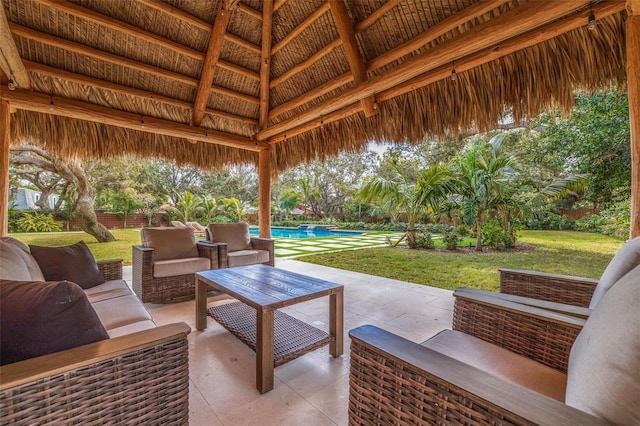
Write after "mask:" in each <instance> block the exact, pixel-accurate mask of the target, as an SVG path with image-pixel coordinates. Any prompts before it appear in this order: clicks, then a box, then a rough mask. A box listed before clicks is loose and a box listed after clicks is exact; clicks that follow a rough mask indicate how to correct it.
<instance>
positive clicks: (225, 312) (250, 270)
mask: <svg viewBox="0 0 640 426" xmlns="http://www.w3.org/2000/svg"><path fill="white" fill-rule="evenodd" d="M211 289H215V290H220V291H222V292H224V293H226V294H229V295H231V296H233V297H235V298H236V299H238V300H239V302H233V303H228V304H224V305H219V306H214V307H211V308H209V309H207V292H208V291H210V290H211ZM343 293H344V287H343V286H342V285H340V284H336V283H332V282H330V281H324V280H321V279H318V278H313V277H309V276H306V275H302V274H298V273H295V272H289V271H285V270H282V269H278V268H274V267H271V266H267V265H250V266H241V267H237V268H225V269H215V270H211V271H202V272H197V273H196V328H197V329H198V330H204V329H205V328H207V315H209V316H211V317H212V318H214V319H215V320H216V321H218V322H219V323H220V324H221V325H222V326H224V327H225V328H226V329H227V330H229V331H230V332H231V333H232V334H233V335H235V336H236V337H238V338H239V339H240V340H241V341H243V342H244V343H245V344H247V345H248V346H250V347H251V348H252V349H253V350H255V351H256V387H257V389H258V391H260V393H265V392H267V391H270V390H271V389H273V369H274V367H276V366H278V365H281V364H283V363H285V362H287V361H290V360H292V359H295V358H297V357H299V356H301V355H304V354H305V353H307V352H309V351H312V350H315V349H317V348H319V347H321V346H324V345H327V344H328V345H329V352H330V353H331V355H332V356H333V357H338V356H340V355H342V351H343V342H342V339H343V332H344V330H343V328H344V325H343ZM323 296H329V333H325V332H324V331H322V330H319V329H317V328H315V327H313V326H311V325H309V324H307V323H305V322H303V321H300V320H298V319H296V318H293V317H291V316H290V315H287V314H285V313H284V312H281V311H278V310H277V309H279V308H284V307H285V306H290V305H294V304H296V303H300V302H305V301H307V300H311V299H316V298H319V297H323Z"/></svg>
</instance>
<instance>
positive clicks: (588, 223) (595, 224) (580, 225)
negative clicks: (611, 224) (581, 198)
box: [573, 213, 608, 232]
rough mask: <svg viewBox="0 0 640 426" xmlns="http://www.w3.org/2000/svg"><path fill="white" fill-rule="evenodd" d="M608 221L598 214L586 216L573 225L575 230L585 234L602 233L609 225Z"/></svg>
mask: <svg viewBox="0 0 640 426" xmlns="http://www.w3.org/2000/svg"><path fill="white" fill-rule="evenodd" d="M607 222H608V221H607V219H606V218H604V217H602V216H600V215H597V214H588V213H587V214H586V215H585V216H583V217H581V218H580V219H578V220H576V221H575V222H574V224H573V229H575V230H576V231H583V232H602V229H603V227H604V226H606V225H607Z"/></svg>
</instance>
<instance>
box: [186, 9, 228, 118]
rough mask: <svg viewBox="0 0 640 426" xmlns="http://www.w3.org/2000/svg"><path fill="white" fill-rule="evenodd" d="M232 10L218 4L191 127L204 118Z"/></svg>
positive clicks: (194, 104)
mask: <svg viewBox="0 0 640 426" xmlns="http://www.w3.org/2000/svg"><path fill="white" fill-rule="evenodd" d="M233 10H234V7H233V5H232V4H231V5H229V6H228V7H227V8H226V10H225V2H220V5H219V6H218V10H217V12H216V20H215V22H214V24H213V29H212V30H211V36H210V37H209V47H208V48H207V57H206V59H205V60H204V64H203V65H202V74H201V75H200V81H199V82H198V91H197V92H196V99H195V101H194V102H193V115H192V116H191V125H192V126H199V125H200V123H202V119H203V118H204V111H205V109H206V108H207V101H208V100H209V94H210V93H211V86H212V85H213V77H214V75H215V70H216V66H218V59H219V58H220V50H221V49H222V43H223V42H224V34H225V33H226V32H227V25H228V24H229V19H230V18H231V14H232V11H233Z"/></svg>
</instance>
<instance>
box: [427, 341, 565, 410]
mask: <svg viewBox="0 0 640 426" xmlns="http://www.w3.org/2000/svg"><path fill="white" fill-rule="evenodd" d="M422 346H425V347H427V348H429V349H432V350H434V351H437V352H440V353H442V354H444V355H447V356H449V357H451V358H454V359H457V360H458V361H461V362H464V363H465V364H468V365H471V366H473V367H476V368H478V369H480V370H483V371H486V372H488V373H490V374H492V375H494V376H497V377H501V378H503V379H505V380H507V381H509V382H512V383H515V384H518V385H520V386H524V387H525V388H528V389H531V390H533V391H535V392H538V393H541V394H543V395H546V396H548V397H550V398H553V399H556V400H558V401H564V396H565V389H566V383H567V376H566V375H565V374H563V373H561V372H559V371H557V370H554V369H553V368H551V367H547V366H546V365H543V364H540V363H538V362H536V361H533V360H531V359H529V358H527V357H524V356H522V355H518V354H515V353H513V352H511V351H508V350H506V349H504V348H501V347H499V346H496V345H493V344H491V343H489V342H485V341H484V340H481V339H478V338H477V337H473V336H470V335H468V334H464V333H462V332H459V331H455V330H445V331H442V332H440V333H439V334H437V335H436V336H434V337H432V338H431V339H429V340H427V341H426V342H424V343H422Z"/></svg>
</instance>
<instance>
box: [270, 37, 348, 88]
mask: <svg viewBox="0 0 640 426" xmlns="http://www.w3.org/2000/svg"><path fill="white" fill-rule="evenodd" d="M341 45H342V40H340V39H337V40H334V41H332V42H331V43H329V44H328V45H326V46H325V47H323V48H322V49H320V50H318V51H317V52H316V53H314V54H313V55H311V56H310V57H309V58H307V59H306V60H304V61H302V62H300V63H299V64H298V65H296V66H294V67H292V68H291V69H289V70H288V71H286V72H285V73H283V74H281V75H280V76H278V77H277V78H274V79H273V80H271V83H269V84H270V85H271V88H274V87H276V86H278V85H279V84H282V83H284V82H285V81H287V80H288V79H290V78H291V77H293V76H294V75H296V74H298V73H299V72H302V71H304V70H306V69H307V68H309V67H311V66H312V65H313V64H315V63H316V62H317V61H319V60H320V59H322V58H323V57H325V56H326V55H328V54H329V53H331V52H332V51H333V50H334V49H336V48H338V47H339V46H341Z"/></svg>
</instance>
